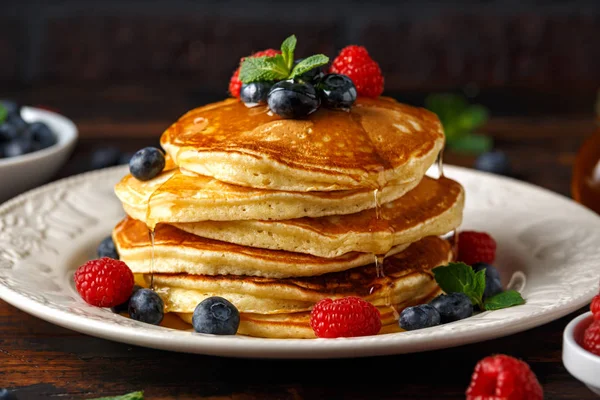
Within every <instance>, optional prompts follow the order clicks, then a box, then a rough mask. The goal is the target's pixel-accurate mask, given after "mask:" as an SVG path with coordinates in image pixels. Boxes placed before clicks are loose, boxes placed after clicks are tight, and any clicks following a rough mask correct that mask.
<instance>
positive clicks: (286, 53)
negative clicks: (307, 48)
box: [281, 35, 296, 72]
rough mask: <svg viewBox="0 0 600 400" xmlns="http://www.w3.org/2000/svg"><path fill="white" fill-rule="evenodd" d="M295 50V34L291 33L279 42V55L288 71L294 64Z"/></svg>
mask: <svg viewBox="0 0 600 400" xmlns="http://www.w3.org/2000/svg"><path fill="white" fill-rule="evenodd" d="M295 50H296V36H295V35H292V36H290V37H288V38H287V39H285V40H284V41H283V43H281V55H282V56H283V61H284V63H285V66H286V68H287V70H288V72H289V71H290V70H291V69H292V65H294V51H295Z"/></svg>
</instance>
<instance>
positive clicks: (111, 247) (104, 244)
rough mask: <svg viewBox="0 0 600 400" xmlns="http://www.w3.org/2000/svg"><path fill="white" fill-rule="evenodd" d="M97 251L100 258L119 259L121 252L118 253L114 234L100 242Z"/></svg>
mask: <svg viewBox="0 0 600 400" xmlns="http://www.w3.org/2000/svg"><path fill="white" fill-rule="evenodd" d="M96 253H97V255H98V258H102V257H108V258H114V259H115V260H118V259H119V253H117V248H116V247H115V242H113V239H112V236H107V237H105V238H104V239H103V240H102V241H101V242H100V244H99V245H98V249H97V250H96Z"/></svg>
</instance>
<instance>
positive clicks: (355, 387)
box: [0, 87, 597, 400]
mask: <svg viewBox="0 0 600 400" xmlns="http://www.w3.org/2000/svg"><path fill="white" fill-rule="evenodd" d="M94 93H95V95H94V96H90V95H89V91H88V90H87V89H86V88H64V87H61V88H52V87H47V88H43V90H37V91H33V90H21V91H15V93H14V96H15V97H17V98H19V99H22V100H23V101H24V102H27V103H29V104H40V103H42V104H45V105H48V106H50V107H53V108H57V109H59V110H60V111H62V112H63V113H65V114H66V115H69V116H70V117H72V118H73V119H74V120H75V122H76V123H77V124H78V126H79V128H80V131H81V135H82V137H81V139H80V141H79V144H78V146H77V149H76V151H75V153H74V155H73V157H72V158H71V160H70V161H69V163H68V164H67V165H65V167H64V168H63V169H62V170H61V172H60V173H59V174H58V175H57V178H60V177H64V176H68V175H72V174H75V173H79V172H82V171H84V170H86V169H87V168H88V167H87V165H88V163H87V160H89V157H90V154H91V152H92V151H93V149H95V148H97V147H99V146H105V145H107V144H109V145H116V146H119V147H120V148H122V149H123V150H124V151H132V150H135V149H138V148H140V147H143V146H146V145H149V144H155V143H156V141H157V139H158V136H159V134H160V133H161V132H162V130H163V129H164V128H165V127H166V126H167V125H168V124H169V123H170V122H171V121H172V120H173V119H174V118H176V117H177V116H178V115H180V114H181V113H182V112H183V111H185V110H186V109H188V108H191V107H193V106H194V105H197V104H202V103H204V102H207V101H212V100H215V99H216V98H217V96H212V97H211V96H208V95H199V94H198V93H188V92H185V91H183V90H182V91H180V92H178V91H176V90H173V89H172V88H171V92H167V93H166V94H165V92H164V91H162V92H159V91H157V90H150V89H144V88H135V90H132V88H123V87H109V88H103V89H98V90H97V91H96V92H94ZM157 93H160V96H159V95H158V94H157ZM169 96H170V97H169ZM165 98H168V99H169V100H168V101H165V100H164V99H165ZM90 99H93V100H90ZM161 99H162V100H161ZM591 110H592V108H591V106H590V109H589V110H584V112H582V113H579V114H573V113H569V114H568V115H555V114H554V115H547V114H543V113H542V114H540V113H537V114H535V115H533V114H532V115H523V114H519V113H514V114H513V115H505V116H497V117H494V118H492V120H491V121H490V123H489V124H488V125H487V126H486V129H485V131H486V132H487V133H488V134H490V135H492V136H493V137H494V139H495V143H496V147H497V148H500V149H502V150H504V151H506V152H507V154H508V155H509V156H510V157H511V160H512V161H513V167H514V171H515V175H516V176H517V177H518V178H520V179H523V180H525V181H529V182H532V183H534V184H538V185H541V186H543V187H546V188H548V189H551V190H554V191H556V192H558V193H561V194H564V195H567V196H568V195H569V186H570V176H571V166H572V163H573V160H574V158H575V153H576V150H577V148H578V147H579V145H580V144H581V142H582V141H583V139H584V138H585V137H586V136H587V135H589V134H590V133H591V132H592V129H593V127H594V121H593V115H592V111H591ZM446 161H447V162H449V163H452V164H458V165H465V166H470V165H471V163H472V162H473V159H472V158H471V157H465V156H460V155H456V154H447V156H446ZM584 311H585V308H584V309H581V310H578V311H577V312H575V313H573V314H571V315H569V316H567V317H564V318H562V319H559V320H557V321H554V322H552V323H549V324H546V325H543V326H540V327H538V328H535V329H531V330H529V331H526V332H523V333H519V334H515V335H512V336H508V337H504V338H500V339H496V340H491V341H487V342H483V343H478V344H472V345H467V346H462V347H457V348H452V349H445V350H439V351H431V352H425V353H418V354H408V355H399V356H386V357H372V358H361V359H343V360H316V361H311V360H302V361H298V360H289V361H288V360H280V361H278V360H246V359H230V358H219V357H211V356H199V355H190V354H178V353H171V352H165V351H158V350H152V349H146V348H140V347H133V346H130V345H126V344H121V343H116V342H111V341H107V340H103V339H97V338H94V337H90V336H85V335H81V334H78V333H76V332H72V331H69V330H66V329H63V328H59V327H57V326H54V325H52V324H49V323H46V322H44V321H42V320H40V319H37V318H34V317H32V316H29V315H28V314H25V313H24V312H21V311H20V310H18V309H16V308H14V307H12V306H9V305H7V304H6V303H4V302H1V301H0V329H1V336H0V386H3V387H7V388H11V389H18V391H19V393H20V399H37V398H54V397H56V398H61V399H63V398H64V399H70V398H72V399H83V398H92V397H97V396H100V395H104V396H107V395H117V394H122V393H126V392H130V391H135V390H144V391H145V394H146V398H148V399H174V398H177V399H196V398H205V399H215V400H216V399H239V400H243V399H293V400H297V399H337V398H339V399H342V398H343V399H464V392H465V389H466V387H467V385H468V383H469V381H470V377H471V373H472V370H473V367H474V366H475V364H476V363H477V361H478V360H480V359H481V358H483V357H485V356H488V355H491V354H494V353H505V354H509V355H512V356H516V357H520V358H522V359H523V360H525V361H526V362H528V363H529V364H530V365H531V367H532V369H533V370H534V371H535V373H536V374H537V376H538V377H539V380H540V382H541V384H542V385H543V387H544V391H545V395H546V399H578V400H585V399H595V398H597V397H595V396H594V395H593V393H592V392H591V391H589V390H588V389H587V388H586V387H585V386H584V385H583V384H582V383H580V382H578V381H577V380H575V379H574V378H573V377H571V376H570V375H569V373H568V372H567V371H566V370H565V368H564V367H563V365H562V363H561V342H562V340H561V335H562V331H563V329H564V327H565V325H566V324H567V322H568V321H569V320H570V319H571V318H573V317H574V316H576V315H578V314H580V313H582V312H584Z"/></svg>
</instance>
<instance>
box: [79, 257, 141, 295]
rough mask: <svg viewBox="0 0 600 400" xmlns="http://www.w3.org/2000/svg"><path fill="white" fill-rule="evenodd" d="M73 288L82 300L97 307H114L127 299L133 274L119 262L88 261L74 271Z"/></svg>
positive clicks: (131, 285)
mask: <svg viewBox="0 0 600 400" xmlns="http://www.w3.org/2000/svg"><path fill="white" fill-rule="evenodd" d="M74 279H75V287H76V288H77V292H79V294H80V295H81V297H82V298H83V300H85V301H86V302H87V303H88V304H91V305H93V306H97V307H114V306H116V305H119V304H121V303H123V302H125V301H127V299H128V298H129V296H130V295H131V291H132V289H133V273H132V272H131V270H130V269H129V267H128V266H127V265H126V264H125V263H124V262H123V261H119V260H114V259H112V258H108V257H103V258H99V259H96V260H90V261H88V262H86V263H85V264H83V265H82V266H80V267H79V268H77V271H75V276H74Z"/></svg>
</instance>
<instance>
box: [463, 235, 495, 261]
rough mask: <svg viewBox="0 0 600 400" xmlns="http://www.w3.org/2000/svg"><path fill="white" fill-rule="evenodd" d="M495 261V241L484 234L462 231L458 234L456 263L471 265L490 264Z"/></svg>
mask: <svg viewBox="0 0 600 400" xmlns="http://www.w3.org/2000/svg"><path fill="white" fill-rule="evenodd" d="M495 259H496V241H495V240H494V238H492V237H491V236H490V235H489V234H487V233H485V232H476V231H464V232H460V233H459V234H458V256H457V257H456V261H462V262H464V263H465V264H468V265H473V264H475V263H480V262H481V263H487V264H492V263H493V262H494V260H495Z"/></svg>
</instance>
